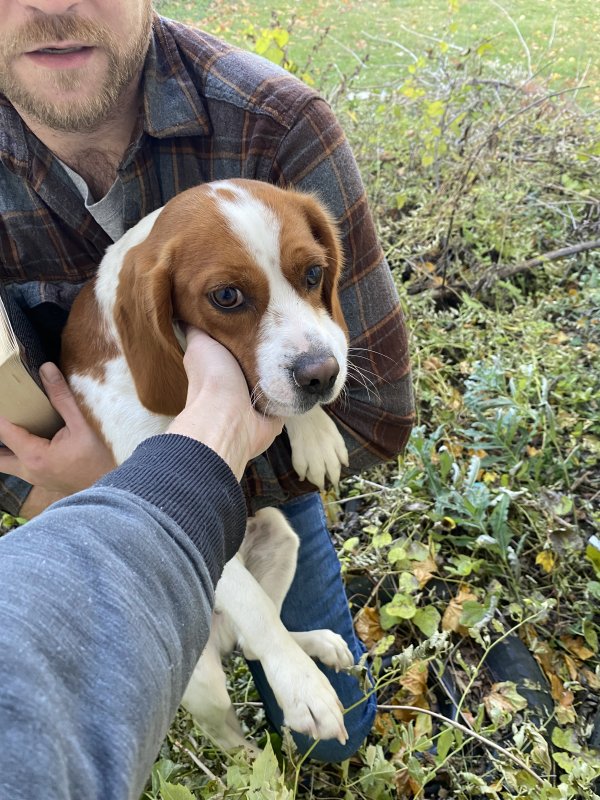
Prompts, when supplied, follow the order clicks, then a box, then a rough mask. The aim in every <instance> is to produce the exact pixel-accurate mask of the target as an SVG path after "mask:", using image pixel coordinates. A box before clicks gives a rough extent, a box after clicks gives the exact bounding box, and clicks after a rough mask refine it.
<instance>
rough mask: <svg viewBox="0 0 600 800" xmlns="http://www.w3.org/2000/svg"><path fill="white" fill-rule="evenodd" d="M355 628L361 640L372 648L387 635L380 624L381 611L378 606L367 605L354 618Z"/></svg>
mask: <svg viewBox="0 0 600 800" xmlns="http://www.w3.org/2000/svg"><path fill="white" fill-rule="evenodd" d="M354 629H355V630H356V633H357V635H358V638H359V639H360V640H361V642H363V643H364V645H365V647H366V648H367V649H368V650H370V649H371V648H372V647H375V645H376V644H377V642H378V641H379V640H380V639H383V637H384V636H385V635H386V634H385V631H384V630H383V628H382V627H381V625H380V624H379V612H378V611H377V609H376V608H372V607H370V606H365V607H364V608H362V609H361V610H360V613H359V614H357V616H356V619H355V620H354Z"/></svg>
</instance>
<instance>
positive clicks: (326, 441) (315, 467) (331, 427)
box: [285, 406, 348, 489]
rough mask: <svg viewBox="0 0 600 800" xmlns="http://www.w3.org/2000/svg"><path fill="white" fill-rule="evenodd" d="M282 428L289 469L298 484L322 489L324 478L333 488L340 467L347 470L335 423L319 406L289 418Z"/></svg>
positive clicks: (344, 449) (343, 444)
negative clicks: (288, 447)
mask: <svg viewBox="0 0 600 800" xmlns="http://www.w3.org/2000/svg"><path fill="white" fill-rule="evenodd" d="M285 427H286V430H287V433H288V436H289V439H290V445H291V448H292V465H293V467H294V469H295V470H296V472H297V473H298V477H299V478H300V479H301V480H305V479H306V480H309V481H310V482H311V483H314V484H315V486H318V487H319V489H324V488H325V478H329V480H330V481H331V482H332V483H333V485H334V486H337V484H338V483H339V480H340V474H341V468H342V464H343V465H344V466H345V467H347V466H348V451H347V449H346V445H345V443H344V438H343V436H342V434H341V433H340V432H339V430H338V429H337V426H336V424H335V422H334V421H333V420H332V419H331V417H329V416H328V415H327V414H326V413H325V411H324V410H323V409H322V408H321V406H314V408H311V410H310V411H307V412H306V414H302V415H301V416H298V417H290V418H289V419H288V420H287V421H286V423H285Z"/></svg>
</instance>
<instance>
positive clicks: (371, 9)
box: [157, 0, 600, 105]
mask: <svg viewBox="0 0 600 800" xmlns="http://www.w3.org/2000/svg"><path fill="white" fill-rule="evenodd" d="M456 5H457V7H458V8H457V10H456V11H454V13H451V11H450V9H449V3H448V2H447V0H388V1H387V2H381V1H380V0H358V1H357V0H348V2H340V1H339V0H331V2H315V0H304V1H303V2H294V0H280V2H278V3H275V2H273V3H256V2H247V1H245V0H240V2H229V0H213V2H207V0H196V2H193V1H190V0H174V1H173V2H163V3H159V4H157V7H158V10H159V11H160V12H161V13H163V14H165V15H166V16H171V17H173V18H174V19H179V20H182V21H185V22H188V23H190V24H194V25H198V26H200V27H203V28H205V29H206V30H208V31H210V32H213V33H215V34H218V35H221V36H223V37H224V38H226V39H229V40H231V41H233V42H235V43H237V44H241V45H243V44H244V43H245V42H246V39H245V36H244V30H245V29H246V28H247V26H248V25H254V26H257V27H261V26H266V25H268V24H269V21H270V20H271V16H272V13H275V14H276V15H277V16H278V18H279V20H280V22H281V24H282V25H283V27H286V26H287V25H288V23H289V21H290V19H291V17H292V15H295V18H296V23H295V25H294V36H293V41H292V46H291V48H290V54H291V56H292V58H293V60H294V61H295V62H296V63H298V64H299V65H303V64H304V63H305V61H306V60H307V59H308V58H309V56H310V53H311V50H312V47H313V44H314V42H315V41H316V40H317V39H318V38H319V36H320V35H321V33H322V31H323V30H324V29H326V28H327V29H329V37H328V40H327V48H326V53H325V52H324V53H322V54H321V55H320V56H319V59H318V64H313V67H312V69H313V71H314V73H315V79H316V80H317V82H319V83H322V82H323V80H322V76H323V73H325V74H326V78H327V80H334V79H335V77H336V75H338V74H339V73H338V70H339V72H340V73H343V74H346V75H348V74H351V73H352V72H353V71H354V69H355V68H356V66H358V65H359V63H360V62H362V61H364V60H365V58H366V57H367V55H368V63H369V69H368V70H364V69H363V70H362V71H361V75H360V78H359V82H358V85H359V87H360V88H362V87H363V86H365V87H372V88H380V87H391V86H394V85H397V84H398V83H399V82H401V81H402V80H403V79H404V75H405V72H406V68H407V67H408V66H409V65H410V64H411V63H412V57H411V55H410V54H409V53H407V52H406V51H405V50H404V49H403V48H406V49H407V50H408V51H410V52H413V53H416V52H421V51H422V49H423V48H424V46H426V45H427V44H428V43H429V44H430V45H431V46H433V47H435V46H436V40H439V39H443V40H447V41H449V42H451V43H452V44H455V45H457V46H468V45H471V44H473V42H474V41H476V40H478V39H480V40H481V39H491V40H492V42H493V47H494V54H495V56H496V57H497V60H498V74H499V75H502V73H503V68H504V69H505V68H511V69H512V68H513V67H514V66H515V65H520V66H521V67H522V68H527V69H528V68H529V65H530V66H531V71H532V72H533V73H534V74H537V73H538V72H539V80H543V79H548V80H550V82H551V85H552V86H554V87H557V86H559V85H560V86H564V87H575V86H577V85H578V84H579V83H580V82H581V81H582V80H583V83H584V85H585V86H587V87H589V88H587V89H586V90H585V91H582V92H580V94H579V96H580V100H582V102H584V103H586V104H588V105H593V104H598V102H600V59H599V58H598V55H597V54H598V44H599V42H600V13H598V10H599V9H598V4H597V0H506V2H494V0H458V2H457V3H456ZM501 9H504V10H501ZM451 26H454V27H451ZM515 26H516V28H518V32H517V30H516V28H515ZM331 64H335V65H336V66H335V69H333V68H331V66H330V65H331Z"/></svg>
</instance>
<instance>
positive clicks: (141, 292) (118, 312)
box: [114, 237, 187, 416]
mask: <svg viewBox="0 0 600 800" xmlns="http://www.w3.org/2000/svg"><path fill="white" fill-rule="evenodd" d="M151 238H152V237H150V239H151ZM171 293H172V283H171V252H170V249H169V248H168V247H164V248H163V249H162V250H159V251H158V252H157V248H156V242H152V241H151V242H148V240H146V241H144V242H142V243H141V244H139V245H137V246H136V247H133V248H132V249H131V250H130V251H129V252H128V253H127V254H126V255H125V258H124V259H123V266H122V268H121V274H120V278H119V287H118V290H117V299H116V302H115V315H114V316H115V323H116V325H117V330H118V332H119V336H120V338H121V343H122V345H123V351H124V353H125V358H126V359H127V364H128V365H129V369H130V370H131V374H132V376H133V379H134V381H135V388H136V391H137V394H138V397H139V399H140V402H141V403H142V405H143V406H144V407H145V408H147V409H148V410H149V411H153V412H154V413H156V414H166V415H168V416H175V415H176V414H178V413H179V412H180V411H181V410H182V409H183V407H184V405H185V399H186V392H187V377H186V374H185V370H184V368H183V353H182V350H181V347H180V346H179V343H178V342H177V339H176V338H175V334H174V332H173V306H172V300H171Z"/></svg>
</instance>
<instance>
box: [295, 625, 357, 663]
mask: <svg viewBox="0 0 600 800" xmlns="http://www.w3.org/2000/svg"><path fill="white" fill-rule="evenodd" d="M292 636H293V637H294V639H295V641H296V642H297V643H298V644H299V645H300V647H301V648H302V649H303V650H304V652H305V653H306V654H307V655H309V656H311V658H317V659H318V660H319V661H320V662H321V663H322V664H325V665H326V666H327V667H331V668H332V669H334V670H335V671H336V672H339V671H340V670H343V669H350V667H353V666H354V658H353V656H352V653H351V652H350V648H349V647H348V645H347V644H346V641H345V639H343V638H342V637H341V636H340V635H339V633H334V632H333V631H330V630H328V629H326V628H323V629H320V630H314V631H297V632H294V633H292Z"/></svg>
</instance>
